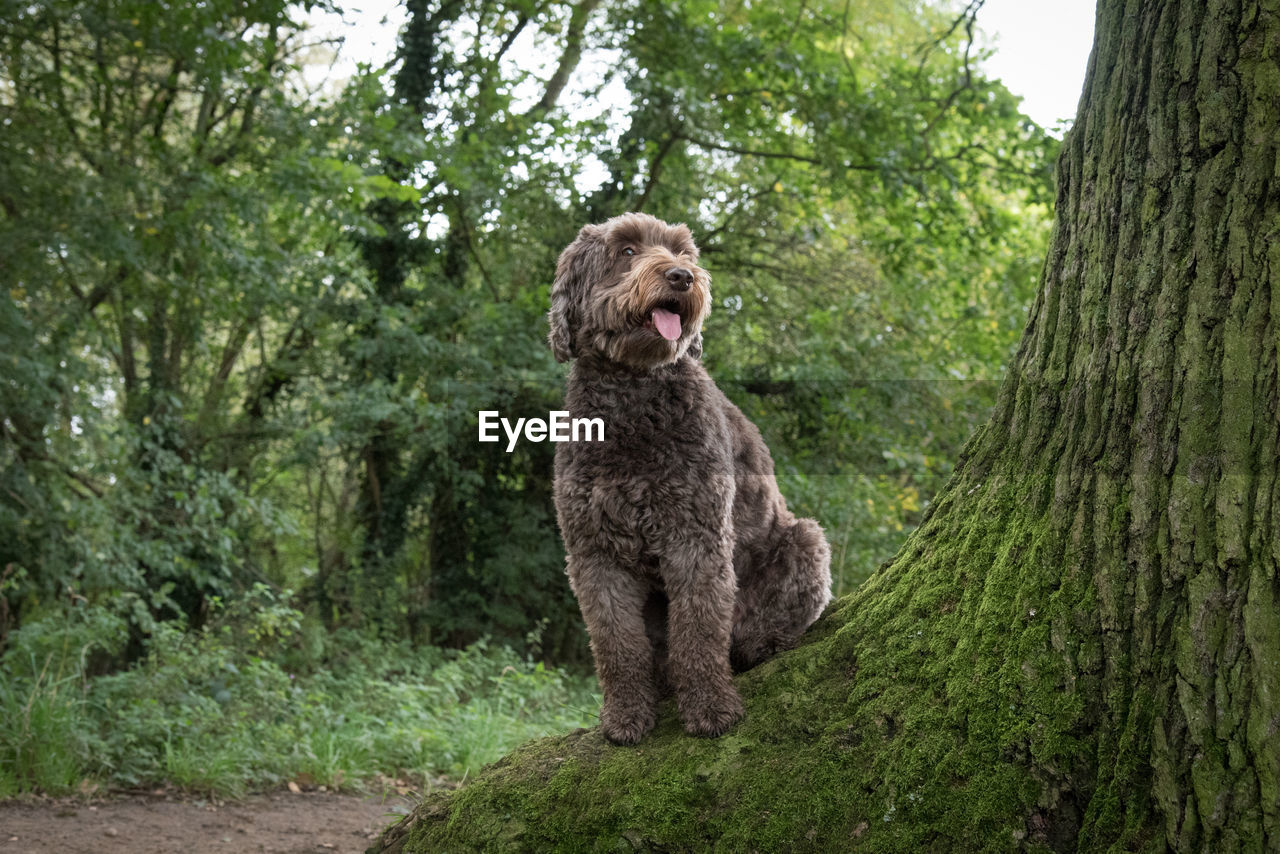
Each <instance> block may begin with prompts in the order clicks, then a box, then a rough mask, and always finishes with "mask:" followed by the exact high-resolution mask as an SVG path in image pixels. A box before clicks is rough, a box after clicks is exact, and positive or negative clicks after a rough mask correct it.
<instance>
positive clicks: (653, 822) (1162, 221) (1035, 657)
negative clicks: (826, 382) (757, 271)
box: [373, 0, 1280, 852]
mask: <svg viewBox="0 0 1280 854" xmlns="http://www.w3.org/2000/svg"><path fill="white" fill-rule="evenodd" d="M1096 32H1097V35H1096V41H1095V45H1094V50H1093V54H1092V56H1091V58H1090V62H1089V70H1088V76H1087V79H1086V82H1085V90H1084V95H1083V98H1082V100H1081V106H1080V113H1079V116H1078V118H1077V120H1076V123H1075V126H1074V128H1073V129H1072V130H1071V132H1070V134H1069V136H1068V138H1067V141H1066V144H1065V146H1064V151H1063V155H1062V159H1061V161H1060V163H1059V176H1058V207H1057V214H1058V226H1057V229H1056V231H1055V235H1054V238H1053V241H1052V243H1051V248H1050V251H1049V255H1048V258H1047V260H1046V263H1045V268H1044V274H1043V278H1042V282H1041V287H1040V289H1039V292H1038V294H1037V298H1036V301H1035V304H1034V306H1033V307H1032V310H1031V314H1030V318H1029V321H1028V325H1027V328H1026V331H1025V333H1024V336H1023V340H1022V343H1021V345H1020V347H1019V351H1018V354H1017V356H1016V358H1015V361H1014V364H1013V366H1012V368H1011V371H1010V374H1009V378H1008V380H1007V381H1006V383H1005V385H1004V387H1003V388H1002V390H1001V393H1000V395H999V398H998V400H997V403H996V406H995V409H994V411H993V414H992V417H991V420H990V422H989V423H988V424H987V425H986V427H985V428H983V429H982V430H980V431H979V432H978V433H977V435H975V436H974V438H973V439H972V440H971V442H970V443H969V445H968V447H967V448H966V450H965V453H964V456H963V459H962V461H961V463H960V464H959V466H958V467H957V470H956V473H955V475H954V476H953V478H952V480H951V481H950V483H949V484H948V485H947V487H946V488H945V489H944V490H943V491H942V493H941V494H940V495H939V496H938V499H937V501H936V502H935V504H934V506H933V507H932V508H931V510H930V512H929V513H928V514H927V515H926V518H925V519H924V521H923V522H922V523H921V525H920V528H919V529H918V530H917V531H916V532H915V533H914V534H913V535H912V537H911V538H910V539H909V541H908V542H907V544H906V545H905V546H904V547H903V549H902V551H901V552H900V553H899V554H898V556H897V557H896V558H895V559H894V560H893V561H892V562H891V563H890V564H888V565H886V567H885V568H883V569H882V570H881V571H880V572H879V573H878V574H877V575H876V576H875V577H873V578H872V579H871V580H870V581H869V582H867V583H866V584H865V585H864V586H863V587H861V588H860V589H859V590H857V591H856V592H855V593H854V594H852V595H851V596H848V597H845V598H844V599H842V600H840V601H839V602H837V603H835V604H834V605H833V606H832V607H831V609H829V611H828V613H827V614H826V615H825V616H824V618H823V619H822V620H821V621H820V622H819V623H818V624H817V625H816V626H815V627H814V629H813V630H811V631H810V633H809V635H807V636H806V638H805V642H804V645H803V646H802V647H801V648H799V649H797V650H794V651H792V652H790V653H788V654H785V655H783V656H780V657H779V658H777V659H775V660H773V661H771V662H768V663H767V664H765V665H763V666H761V667H759V668H757V669H756V670H754V671H752V672H750V673H748V674H746V675H744V676H743V677H740V678H739V680H738V683H739V688H740V690H741V692H742V695H743V698H744V699H745V700H746V703H747V709H748V711H747V718H746V720H745V721H744V722H743V723H741V724H740V725H739V726H738V727H737V728H736V729H735V730H734V731H732V732H731V733H730V734H729V735H727V736H725V737H723V738H720V739H717V740H698V739H691V738H688V737H687V736H685V735H684V734H683V733H682V732H681V731H680V729H679V725H678V722H677V721H675V720H674V718H673V714H672V711H671V709H670V708H668V709H666V710H665V713H664V715H663V717H662V722H661V723H660V724H659V727H658V729H657V730H656V732H655V733H654V735H653V736H651V737H650V738H649V739H648V740H647V741H645V742H644V743H642V744H640V745H639V746H638V747H636V748H626V749H624V748H616V747H611V746H608V745H607V744H605V743H604V741H603V739H602V738H601V737H600V735H599V734H598V733H597V732H596V731H580V732H578V733H575V734H572V735H569V736H565V737H562V738H554V739H546V740H543V741H539V742H535V743H533V744H530V745H527V746H525V747H524V748H522V749H520V750H519V751H517V752H516V753H514V754H513V755H511V756H510V757H508V758H506V759H504V760H502V761H501V762H499V763H497V764H496V765H494V766H492V767H491V768H490V769H488V770H487V771H486V772H485V773H483V774H482V775H481V776H480V777H479V778H478V779H476V780H475V781H473V782H472V783H470V784H469V785H467V786H466V787H464V788H463V789H461V790H459V791H458V792H456V793H453V794H451V795H447V796H434V797H431V798H428V799H427V800H426V801H425V802H424V803H423V804H422V805H421V806H420V807H419V809H418V810H417V811H416V812H415V813H414V814H413V815H412V816H411V817H409V818H408V819H407V820H406V822H405V823H403V824H402V825H400V826H398V827H397V828H395V829H393V830H392V831H389V832H388V834H387V835H386V836H385V837H384V839H383V840H382V842H381V843H380V845H379V846H376V847H375V849H373V850H382V851H399V850H403V851H437V850H470V849H474V848H484V847H489V848H491V849H494V850H506V849H507V848H510V849H512V850H548V851H551V850H615V849H616V850H712V849H713V848H714V849H715V850H726V851H752V850H759V851H778V850H788V851H808V850H812V851H834V850H852V849H857V850H860V851H862V850H865V851H912V852H914V851H931V850H976V849H990V850H1005V849H1019V848H1027V849H1031V850H1046V849H1048V850H1079V851H1098V850H1151V851H1158V850H1177V851H1213V852H1219V851H1223V852H1225V851H1264V850H1271V851H1274V850H1278V849H1280V576H1278V575H1277V569H1276V568H1277V561H1278V560H1280V536H1278V535H1280V507H1278V503H1277V498H1278V497H1280V496H1278V495H1277V477H1276V472H1277V457H1278V456H1280V435H1278V431H1277V416H1278V414H1280V413H1277V371H1276V368H1277V346H1278V345H1280V333H1278V332H1277V326H1276V316H1277V315H1276V314H1275V313H1273V311H1272V309H1273V308H1276V309H1278V310H1280V304H1278V303H1277V300H1278V299H1280V287H1277V285H1278V284H1280V170H1278V167H1277V164H1278V162H1280V161H1277V154H1278V146H1277V138H1278V136H1280V134H1278V132H1277V128H1280V6H1277V4H1276V3H1275V2H1274V0H1269V2H1230V0H1224V2H1218V1H1217V0H1213V2H1209V3H1204V2H1193V0H1176V1H1175V0H1170V2H1149V1H1148V2H1139V0H1127V2H1126V0H1102V2H1100V4H1099V10H1098V19H1097V30H1096Z"/></svg>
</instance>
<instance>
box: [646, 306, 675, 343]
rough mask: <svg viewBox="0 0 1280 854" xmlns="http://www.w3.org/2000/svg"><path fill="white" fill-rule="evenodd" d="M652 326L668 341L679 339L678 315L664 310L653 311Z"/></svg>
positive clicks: (656, 309)
mask: <svg viewBox="0 0 1280 854" xmlns="http://www.w3.org/2000/svg"><path fill="white" fill-rule="evenodd" d="M653 325H654V326H655V327H657V330H658V334H659V335H661V336H662V337H663V338H665V339H667V340H668V341H674V340H676V339H677V338H679V337H680V315H678V314H674V313H673V312H670V311H667V310H666V309H665V308H655V309H654V310H653Z"/></svg>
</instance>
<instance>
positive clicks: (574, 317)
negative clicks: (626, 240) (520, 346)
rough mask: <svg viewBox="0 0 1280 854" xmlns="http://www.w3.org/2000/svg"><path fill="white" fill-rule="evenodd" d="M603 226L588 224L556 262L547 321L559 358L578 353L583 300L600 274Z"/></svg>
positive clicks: (557, 358) (570, 356)
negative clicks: (597, 262) (598, 258)
mask: <svg viewBox="0 0 1280 854" xmlns="http://www.w3.org/2000/svg"><path fill="white" fill-rule="evenodd" d="M599 238H600V226H596V225H586V226H583V227H582V230H581V231H579V232H578V236H577V238H576V239H575V240H574V241H573V242H572V243H570V244H569V245H568V246H567V247H566V248H565V250H564V251H563V252H561V253H560V259H559V260H558V261H557V262H556V280H555V284H553V285H552V286H551V310H550V311H549V312H547V322H548V323H549V324H550V326H551V331H550V333H549V334H548V335H547V341H548V342H549V343H550V344H551V352H552V353H554V354H555V357H556V361H557V362H567V361H569V360H570V359H572V358H573V357H575V356H577V355H578V344H577V338H576V335H577V330H578V326H579V325H580V324H581V323H582V307H581V306H582V300H583V298H584V297H585V296H586V293H587V289H588V288H589V287H590V284H591V279H592V278H593V277H595V276H598V275H599V271H597V270H596V267H597V264H596V263H593V262H594V261H595V259H596V256H597V255H599V254H600V240H599Z"/></svg>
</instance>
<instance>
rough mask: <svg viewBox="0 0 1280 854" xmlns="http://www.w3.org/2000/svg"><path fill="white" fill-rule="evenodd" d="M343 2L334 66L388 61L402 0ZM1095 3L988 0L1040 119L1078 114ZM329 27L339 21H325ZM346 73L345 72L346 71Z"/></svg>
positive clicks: (995, 61) (987, 9) (1000, 51)
mask: <svg viewBox="0 0 1280 854" xmlns="http://www.w3.org/2000/svg"><path fill="white" fill-rule="evenodd" d="M343 5H344V7H345V8H344V14H343V17H344V18H345V20H346V22H347V26H345V27H341V28H340V30H339V31H340V32H342V33H343V34H344V35H345V36H346V44H345V45H344V46H343V49H342V54H341V59H340V61H339V63H338V65H337V66H335V68H334V69H333V71H334V73H335V74H336V75H338V76H345V75H349V74H350V70H351V69H354V65H355V63H356V62H368V63H370V64H372V65H375V66H376V65H382V64H383V63H385V62H386V61H387V60H388V59H390V58H391V56H392V55H393V54H394V53H395V48H396V31H397V29H398V27H399V25H400V24H401V23H402V22H403V21H404V10H403V8H402V6H401V3H400V2H399V0H354V2H351V3H346V4H343ZM1093 17H1094V0H986V1H985V2H984V3H983V5H982V8H981V9H979V10H978V26H979V27H980V28H981V29H982V30H983V31H985V32H986V34H987V36H988V40H989V41H988V43H989V44H990V45H991V46H992V47H994V48H995V54H994V55H993V56H991V57H990V58H989V59H988V60H987V61H986V68H987V71H988V73H989V74H990V76H992V77H997V78H1000V79H1002V80H1003V81H1004V84H1005V86H1007V87H1008V88H1009V90H1010V91H1011V92H1013V93H1014V94H1015V95H1021V96H1022V97H1023V102H1022V109H1023V112H1025V113H1026V114H1027V115H1029V116H1030V117H1031V118H1032V119H1034V120H1035V121H1036V123H1038V124H1040V125H1042V126H1044V127H1047V128H1053V127H1054V125H1056V124H1057V123H1058V121H1059V120H1061V119H1072V118H1074V117H1075V114H1076V106H1077V104H1078V102H1079V100H1080V89H1081V87H1082V86H1083V84H1084V71H1085V65H1086V63H1087V62H1088V59H1089V49H1090V48H1091V47H1092V45H1093ZM321 26H322V27H324V28H325V29H330V28H333V27H334V22H333V21H332V20H329V21H327V22H322V23H321ZM344 72H345V75H344Z"/></svg>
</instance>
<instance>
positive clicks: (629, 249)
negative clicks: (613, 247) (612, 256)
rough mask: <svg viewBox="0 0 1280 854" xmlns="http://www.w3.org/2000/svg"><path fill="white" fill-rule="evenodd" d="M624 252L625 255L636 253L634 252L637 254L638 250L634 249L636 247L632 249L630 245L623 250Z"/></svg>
mask: <svg viewBox="0 0 1280 854" xmlns="http://www.w3.org/2000/svg"><path fill="white" fill-rule="evenodd" d="M622 254H623V255H634V254H636V250H634V249H632V248H631V247H630V246H628V247H626V248H625V249H623V250H622Z"/></svg>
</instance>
